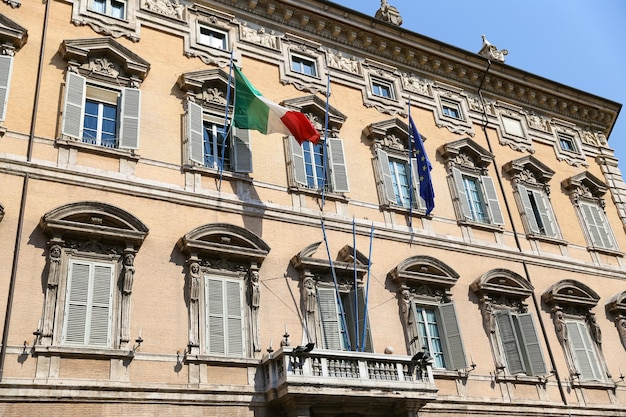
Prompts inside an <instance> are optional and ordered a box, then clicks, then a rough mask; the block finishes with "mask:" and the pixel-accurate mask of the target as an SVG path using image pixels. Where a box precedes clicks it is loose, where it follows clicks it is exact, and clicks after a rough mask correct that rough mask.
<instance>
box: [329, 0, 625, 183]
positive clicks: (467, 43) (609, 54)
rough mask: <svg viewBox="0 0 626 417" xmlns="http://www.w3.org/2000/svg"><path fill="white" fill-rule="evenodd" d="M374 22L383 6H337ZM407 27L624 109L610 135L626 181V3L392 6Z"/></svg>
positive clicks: (403, 1)
mask: <svg viewBox="0 0 626 417" xmlns="http://www.w3.org/2000/svg"><path fill="white" fill-rule="evenodd" d="M333 2H334V3H336V4H339V5H342V6H345V7H348V8H351V9H353V10H356V11H358V12H361V13H363V14H366V15H369V16H374V14H375V13H376V10H378V8H379V7H380V0H334V1H333ZM388 3H389V4H390V5H391V6H394V7H396V8H397V9H398V11H399V12H400V15H401V16H402V19H403V24H402V27H403V28H404V29H408V30H410V31H412V32H416V33H419V34H421V35H424V36H427V37H429V38H433V39H437V40H439V41H442V42H445V43H447V44H450V45H454V46H456V47H459V48H462V49H465V50H467V51H471V52H478V50H480V48H481V46H482V40H481V35H482V34H485V35H486V36H487V39H488V40H489V41H490V42H491V43H492V44H494V45H495V46H496V47H498V49H507V50H508V51H509V54H508V55H507V56H506V64H507V65H511V66H513V67H516V68H519V69H522V70H524V71H527V72H530V73H533V74H536V75H539V76H541V77H544V78H547V79H550V80H553V81H556V82H559V83H561V84H565V85H568V86H570V87H574V88H576V89H579V90H582V91H585V92H588V93H591V94H594V95H597V96H600V97H603V98H606V99H609V100H612V101H615V102H617V103H621V104H622V105H625V106H624V107H625V108H623V109H622V111H621V112H620V115H619V117H618V118H617V122H616V123H615V126H614V127H613V131H612V133H611V136H610V137H609V145H610V146H611V148H613V149H615V154H616V156H617V158H618V159H619V160H620V164H619V166H620V169H621V170H622V173H623V174H624V175H625V176H626V45H625V44H626V1H624V0H567V1H565V0H525V1H523V2H507V1H502V0H499V1H498V0H474V1H471V0H447V1H443V2H439V1H420V0H388Z"/></svg>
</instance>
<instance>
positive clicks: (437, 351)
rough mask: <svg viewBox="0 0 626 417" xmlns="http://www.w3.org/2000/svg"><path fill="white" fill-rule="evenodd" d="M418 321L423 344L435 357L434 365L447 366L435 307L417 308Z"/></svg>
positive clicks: (423, 347)
mask: <svg viewBox="0 0 626 417" xmlns="http://www.w3.org/2000/svg"><path fill="white" fill-rule="evenodd" d="M416 311H417V323H418V329H419V332H420V336H421V338H422V340H423V341H424V344H425V346H422V349H424V350H425V351H426V352H427V353H428V354H429V355H430V356H431V357H432V358H433V359H434V363H433V366H434V367H436V368H445V367H446V365H445V360H444V357H443V346H442V343H441V337H440V335H439V328H438V326H437V315H436V313H435V310H434V309H427V308H419V307H418V308H417V309H416Z"/></svg>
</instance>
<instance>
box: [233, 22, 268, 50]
mask: <svg viewBox="0 0 626 417" xmlns="http://www.w3.org/2000/svg"><path fill="white" fill-rule="evenodd" d="M241 38H242V39H245V40H247V41H248V42H252V43H258V44H259V45H261V46H267V47H268V48H272V49H276V44H277V42H276V38H277V36H276V33H275V32H274V31H273V30H272V31H271V32H270V33H267V32H266V31H265V28H264V27H262V26H260V27H259V28H258V29H252V28H249V27H248V26H246V24H245V23H244V24H242V26H241Z"/></svg>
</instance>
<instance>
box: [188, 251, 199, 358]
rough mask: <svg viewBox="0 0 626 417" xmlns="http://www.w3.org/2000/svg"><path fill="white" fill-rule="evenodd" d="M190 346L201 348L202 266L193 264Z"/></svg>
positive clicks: (190, 303) (191, 266)
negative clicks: (200, 300) (200, 298)
mask: <svg viewBox="0 0 626 417" xmlns="http://www.w3.org/2000/svg"><path fill="white" fill-rule="evenodd" d="M188 274H189V346H190V347H192V346H193V347H198V346H200V341H199V339H200V337H199V327H198V318H199V309H198V308H199V307H198V302H199V301H198V300H199V297H200V264H198V263H197V262H192V263H190V264H189V272H188Z"/></svg>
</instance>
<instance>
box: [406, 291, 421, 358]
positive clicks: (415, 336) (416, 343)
mask: <svg viewBox="0 0 626 417" xmlns="http://www.w3.org/2000/svg"><path fill="white" fill-rule="evenodd" d="M417 308H418V306H417V305H416V304H415V302H414V301H411V308H410V309H409V318H408V323H407V326H408V327H407V336H408V338H409V340H408V342H409V352H410V354H411V355H415V354H416V353H417V352H421V351H422V346H423V345H424V344H423V343H422V341H421V340H420V332H419V329H418V323H417V313H416V309H417Z"/></svg>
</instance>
